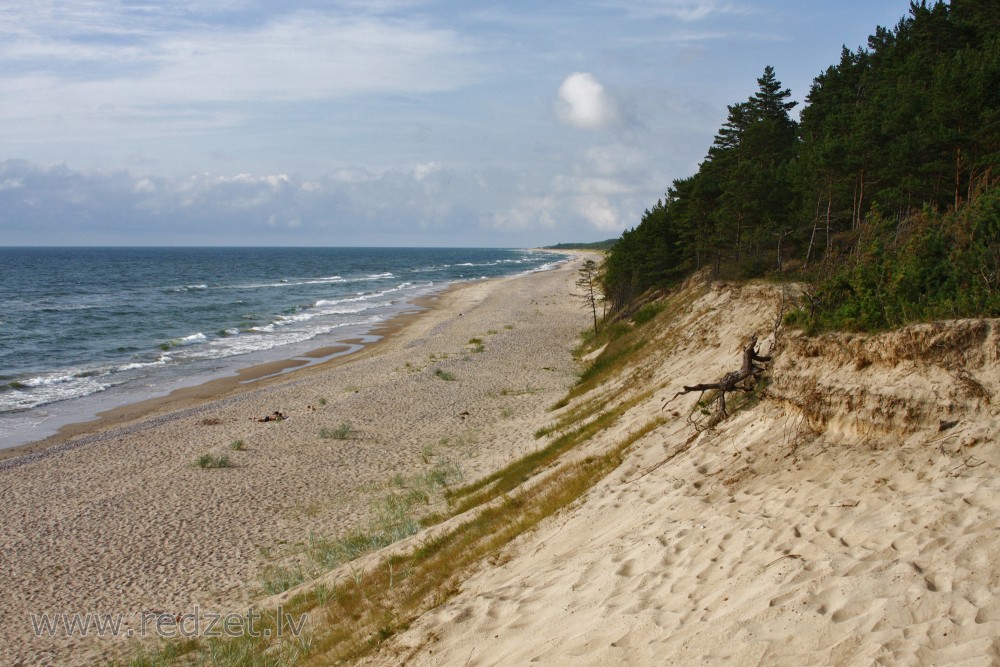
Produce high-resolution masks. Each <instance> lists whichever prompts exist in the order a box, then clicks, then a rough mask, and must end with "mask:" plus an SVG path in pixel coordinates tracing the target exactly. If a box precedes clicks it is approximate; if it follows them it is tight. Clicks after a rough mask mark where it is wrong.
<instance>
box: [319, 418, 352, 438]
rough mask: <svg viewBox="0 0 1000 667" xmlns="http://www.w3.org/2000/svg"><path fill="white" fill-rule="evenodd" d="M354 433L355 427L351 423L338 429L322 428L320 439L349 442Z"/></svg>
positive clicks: (346, 423) (344, 424) (343, 424)
mask: <svg viewBox="0 0 1000 667" xmlns="http://www.w3.org/2000/svg"><path fill="white" fill-rule="evenodd" d="M353 433H354V427H352V426H351V424H350V423H349V422H344V423H342V424H341V425H340V426H338V427H337V428H325V427H324V428H321V429H320V430H319V437H321V438H323V439H324V440H347V439H348V438H350V437H351V435H352V434H353Z"/></svg>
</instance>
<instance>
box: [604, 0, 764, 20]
mask: <svg viewBox="0 0 1000 667" xmlns="http://www.w3.org/2000/svg"><path fill="white" fill-rule="evenodd" d="M602 4H606V5H607V6H609V7H613V8H615V9H618V10H622V11H624V12H625V13H626V14H627V15H629V16H630V17H632V18H639V19H644V18H673V19H677V20H679V21H683V22H685V23H692V22H695V21H702V20H704V19H706V18H708V17H710V16H716V15H720V14H745V13H750V12H749V10H747V9H744V8H741V7H739V6H738V5H736V4H735V3H732V2H717V1H716V0H618V1H617V2H614V3H602Z"/></svg>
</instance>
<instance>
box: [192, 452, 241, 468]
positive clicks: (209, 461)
mask: <svg viewBox="0 0 1000 667" xmlns="http://www.w3.org/2000/svg"><path fill="white" fill-rule="evenodd" d="M194 464H195V465H196V466H198V467H199V468H206V469H207V468H231V467H232V466H233V464H232V463H230V461H229V457H228V456H226V455H225V454H222V455H221V456H220V455H218V454H202V455H201V456H199V457H198V458H197V459H196V460H195V462H194Z"/></svg>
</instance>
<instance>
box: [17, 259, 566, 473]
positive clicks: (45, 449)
mask: <svg viewBox="0 0 1000 667" xmlns="http://www.w3.org/2000/svg"><path fill="white" fill-rule="evenodd" d="M565 254H567V256H568V259H569V258H571V257H572V255H573V253H569V252H566V253H565ZM568 259H567V260H566V261H568ZM524 275H530V273H525V274H512V275H509V276H498V277H495V278H489V279H487V280H467V281H457V282H452V283H450V284H448V285H446V286H444V287H442V288H441V289H440V290H437V291H434V292H432V293H430V294H426V295H423V296H419V297H417V298H415V299H413V300H412V301H409V302H408V303H406V304H405V305H404V307H403V308H402V309H401V310H400V312H398V313H397V314H395V315H393V316H392V317H390V318H389V319H387V320H385V321H384V322H380V323H378V324H376V325H374V326H372V327H371V328H369V329H367V330H366V331H364V332H362V333H360V334H358V335H355V336H351V337H350V338H345V339H342V340H338V341H336V342H333V343H327V344H324V345H323V346H321V347H317V348H313V349H310V350H309V351H307V352H304V353H301V354H298V355H296V356H294V357H288V358H284V359H278V360H274V361H263V362H260V363H254V364H252V365H250V366H245V367H242V368H239V369H237V370H236V371H235V372H232V373H231V374H229V375H225V376H222V377H216V378H212V379H209V380H205V381H200V382H197V383H196V384H192V385H186V386H181V387H178V388H176V389H172V390H170V391H168V392H167V393H166V394H163V395H160V396H153V397H150V398H143V399H139V400H134V401H126V402H124V403H120V404H117V405H114V406H112V407H110V408H107V409H101V410H98V411H95V412H93V416H92V417H91V418H90V419H79V420H76V419H74V420H73V421H70V422H68V423H65V424H63V425H62V426H59V427H58V428H57V429H56V432H55V433H53V434H51V435H47V436H43V437H41V438H38V439H35V440H30V441H28V442H24V443H21V444H18V445H13V446H10V447H3V448H0V470H4V469H6V468H9V467H12V466H15V465H21V464H22V463H24V462H27V461H24V462H21V461H20V459H22V458H26V459H28V460H30V461H35V460H38V459H40V458H42V457H44V456H48V455H50V454H54V453H58V452H60V451H65V450H66V449H68V448H70V447H77V446H81V445H83V444H86V442H83V441H81V442H79V443H74V442H73V441H76V440H78V439H81V440H82V439H86V438H87V437H99V436H100V435H101V434H102V433H105V432H108V431H111V430H113V429H116V428H120V427H122V426H124V425H126V424H128V423H129V422H134V421H141V420H145V419H151V418H154V417H165V416H166V415H167V414H169V413H172V412H180V411H183V410H191V409H196V408H197V407H198V406H199V405H201V404H204V403H208V402H212V401H215V400H225V399H227V398H231V397H233V396H236V395H238V394H240V393H243V392H245V391H251V390H253V389H255V388H260V387H264V386H268V385H270V384H273V383H281V382H283V381H288V380H291V379H293V378H298V377H301V376H302V375H303V374H304V372H305V371H307V370H310V369H316V368H330V367H332V366H335V365H337V364H343V363H349V362H351V361H354V360H355V359H357V358H358V356H357V355H362V354H365V353H374V351H375V349H376V348H378V346H379V345H381V344H383V343H384V342H385V341H386V340H387V339H389V338H390V337H391V336H394V335H396V334H398V333H400V332H401V331H402V330H404V329H405V328H406V327H408V326H410V325H411V324H413V323H414V322H415V321H416V320H417V319H418V318H420V317H422V316H424V315H426V314H427V313H428V312H429V311H431V310H433V309H434V308H435V307H437V306H438V305H439V304H440V302H441V299H442V298H444V297H445V296H446V295H448V294H450V293H452V292H454V291H457V290H461V289H465V288H467V287H471V286H473V285H482V284H488V283H491V282H494V281H501V280H506V279H510V278H517V277H519V276H524ZM303 357H306V358H308V359H303ZM316 359H319V360H318V361H316ZM49 450H51V452H50V451H49Z"/></svg>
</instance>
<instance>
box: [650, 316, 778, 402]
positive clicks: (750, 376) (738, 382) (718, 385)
mask: <svg viewBox="0 0 1000 667" xmlns="http://www.w3.org/2000/svg"><path fill="white" fill-rule="evenodd" d="M758 361H763V362H767V361H771V357H769V356H764V355H761V354H757V336H756V335H754V336H751V337H750V344H749V345H747V346H746V347H745V348H743V366H742V367H741V368H740V369H739V370H738V371H730V372H729V373H726V374H725V375H723V376H722V379H721V380H719V381H718V382H712V383H706V384H696V385H693V386H691V387H684V391H679V392H677V393H676V394H674V398H677V397H678V396H682V395H684V394H688V393H691V392H692V391H700V392H702V393H704V392H706V391H710V390H712V389H718V390H719V412H720V413H721V415H722V417H723V418H725V417H726V416H727V415H726V392H728V391H737V390H739V391H753V389H754V386H756V384H757V378H759V377H760V375H761V373H763V372H764V369H763V367H761V366H758V365H757V363H756V362H758ZM674 398H671V399H670V401H667V403H670V402H671V401H673V400H674ZM664 407H666V403H664Z"/></svg>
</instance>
